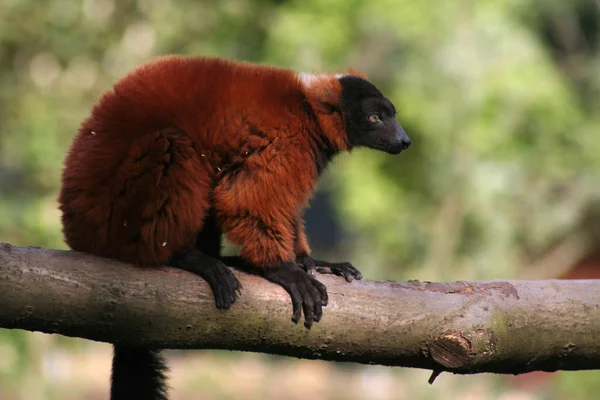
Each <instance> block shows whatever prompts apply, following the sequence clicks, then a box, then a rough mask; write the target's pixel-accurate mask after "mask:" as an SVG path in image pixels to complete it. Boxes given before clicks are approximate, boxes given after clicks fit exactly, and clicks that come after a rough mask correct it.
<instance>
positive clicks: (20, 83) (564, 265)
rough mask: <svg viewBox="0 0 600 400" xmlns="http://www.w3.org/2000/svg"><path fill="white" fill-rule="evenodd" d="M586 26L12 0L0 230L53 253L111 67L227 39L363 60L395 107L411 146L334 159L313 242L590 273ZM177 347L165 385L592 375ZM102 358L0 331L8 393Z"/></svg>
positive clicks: (3, 73)
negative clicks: (66, 170)
mask: <svg viewBox="0 0 600 400" xmlns="http://www.w3.org/2000/svg"><path fill="white" fill-rule="evenodd" d="M599 39H600V2H598V1H595V0H570V1H565V0H537V1H532V0H479V1H475V0H457V1H430V0H421V1H408V0H394V1H392V0H371V1H359V0H304V1H300V0H288V1H285V0H279V1H276V0H271V1H268V0H257V1H243V0H222V1H216V0H215V1H207V0H202V1H192V0H182V1H177V2H175V1H167V0H138V1H135V0H118V1H117V0H83V1H82V0H43V1H38V0H35V1H34V0H3V1H1V2H0V241H3V242H9V243H12V244H14V245H35V246H44V247H50V248H61V249H64V248H66V247H65V244H64V243H63V240H62V236H61V231H60V220H59V218H60V214H59V211H58V210H57V202H56V196H57V190H58V187H59V176H60V173H61V168H62V160H63V157H64V155H65V152H66V150H67V148H68V146H69V143H70V140H71V138H72V137H73V135H74V133H75V132H76V129H77V127H78V124H79V122H80V121H81V120H82V119H83V118H84V117H85V116H86V115H87V112H88V110H89V108H90V107H91V105H92V104H93V103H94V102H95V101H96V100H97V99H98V97H99V95H100V93H101V92H102V91H104V90H106V89H109V88H110V85H111V83H112V82H113V81H114V80H115V79H118V78H119V77H121V76H123V75H124V74H125V73H126V72H127V71H128V70H130V69H132V68H134V67H135V66H137V65H139V64H140V63H143V62H144V61H147V60H150V59H152V58H153V57H156V56H158V55H164V54H170V53H178V54H188V55H192V54H193V55H199V54H202V55H219V56H224V57H230V58H235V59H244V60H250V61H256V62H263V63H273V64H277V65H280V66H286V67H292V68H295V69H297V70H301V71H306V72H319V71H345V70H346V69H347V67H348V66H355V67H358V68H360V69H363V70H364V71H366V73H367V74H368V76H369V77H370V78H371V80H372V81H374V82H375V83H376V84H377V85H378V86H379V87H380V88H382V89H383V91H384V92H385V93H386V94H387V95H388V96H389V97H390V98H391V99H392V100H393V102H394V103H395V104H396V105H397V108H398V111H399V113H398V119H399V121H400V122H401V124H402V125H403V126H404V128H405V130H406V131H407V133H408V134H409V135H410V136H411V138H412V139H413V146H412V147H411V148H410V149H409V151H407V152H406V153H403V154H402V155H401V156H399V157H394V156H389V155H385V154H381V153H377V152H374V151H369V150H357V151H355V152H353V154H351V155H348V154H345V155H341V156H339V157H338V158H337V159H336V161H335V162H334V163H333V164H332V165H331V167H330V168H329V170H328V171H327V173H326V174H325V176H324V177H323V179H322V181H321V183H320V186H319V191H318V194H317V195H316V197H315V198H314V201H313V202H312V208H311V209H310V210H309V212H308V214H307V223H308V233H309V236H310V239H311V243H312V245H313V247H314V250H315V253H316V255H317V256H321V257H327V258H330V259H336V260H352V261H353V263H354V264H355V265H356V266H358V267H359V268H360V269H361V270H362V271H363V272H364V274H365V275H366V277H368V278H370V279H396V280H404V279H421V280H474V279H488V278H528V279H544V278H558V277H561V278H573V277H577V278H594V277H600V239H599V238H600V132H599V130H600V113H599V112H598V110H599V106H600V96H599V93H600V44H599ZM0 298H1V294H0ZM0 302H1V299H0ZM0 306H1V305H0ZM325 318H326V316H325ZM168 355H169V360H170V365H171V367H172V374H171V375H172V379H171V381H170V384H171V386H172V388H173V389H172V391H171V394H172V399H174V400H178V399H179V400H183V399H306V398H310V399H314V400H318V399H376V400H387V399H471V400H475V399H502V400H517V399H518V400H529V399H567V398H568V399H597V398H599V397H600V372H568V373H567V372H561V373H556V374H543V373H534V374H527V375H523V376H520V377H505V376H493V375H478V376H473V377H464V376H453V375H450V374H442V375H441V376H440V377H439V378H438V379H437V381H436V382H435V384H434V385H433V386H429V385H428V384H427V379H428V377H429V372H428V371H421V370H410V369H400V368H384V367H377V366H361V365H355V364H335V363H326V362H322V361H303V360H295V359H291V358H284V357H274V356H268V355H262V354H251V353H237V352H227V351H185V352H183V351H171V352H168ZM110 358H111V347H110V345H108V344H101V343H94V342H89V341H85V340H77V339H69V338H65V337H61V336H57V335H44V334H34V333H29V332H23V331H9V330H0V399H2V400H17V399H18V400H21V399H32V400H41V399H64V400H70V399H90V400H91V399H105V398H107V396H108V395H107V391H108V377H109V369H110Z"/></svg>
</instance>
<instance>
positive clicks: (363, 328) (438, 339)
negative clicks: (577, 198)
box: [0, 244, 600, 374]
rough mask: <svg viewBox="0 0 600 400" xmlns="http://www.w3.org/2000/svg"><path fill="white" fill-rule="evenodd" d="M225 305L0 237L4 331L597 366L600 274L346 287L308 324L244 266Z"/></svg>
mask: <svg viewBox="0 0 600 400" xmlns="http://www.w3.org/2000/svg"><path fill="white" fill-rule="evenodd" d="M238 277H239V278H240V280H241V282H242V284H243V286H244V290H243V293H242V296H241V298H240V299H238V301H237V303H236V304H234V306H233V307H232V308H231V309H230V310H227V311H219V310H217V309H215V307H214V301H213V298H212V293H211V291H210V289H209V287H208V285H207V284H206V283H205V282H204V281H203V280H202V279H201V278H199V277H197V276H195V275H193V274H191V273H188V272H184V271H179V270H177V269H173V268H166V267H165V268H156V269H141V268H135V267H132V266H130V265H128V264H123V263H119V262H115V261H110V260H104V259H101V258H97V257H92V256H88V255H85V254H80V253H75V252H66V251H54V250H43V249H37V248H20V247H14V246H10V245H8V244H0V327H3V328H10V329H26V330H30V331H42V332H47V333H59V334H62V335H66V336H77V337H82V338H86V339H91V340H97V341H104V342H111V343H122V344H128V345H139V346H149V347H155V348H195V349H230V350H244V351H256V352H264V353H272V354H281V355H287V356H296V357H303V358H313V359H324V360H336V361H353V362H359V363H368V364H383V365H396V366H404V367H417V368H427V369H432V370H435V371H442V370H447V371H453V372H456V373H476V372H498V373H510V374H516V373H523V372H527V371H534V370H543V371H555V370H559V369H565V370H580V369H599V368H600V281H556V280H553V281H506V282H505V281H486V282H472V283H469V282H454V283H424V282H416V281H410V282H392V281H369V280H364V281H358V282H356V281H355V282H352V283H347V282H345V281H344V280H343V279H341V278H338V277H334V276H325V275H322V276H320V277H319V279H321V280H322V281H323V282H324V283H325V284H326V285H327V288H328V291H329V298H330V304H329V306H328V307H326V308H325V312H324V316H323V320H322V321H321V322H320V323H318V324H315V325H314V326H313V329H312V330H311V331H307V330H306V329H305V328H304V327H303V326H302V324H298V325H294V324H293V323H292V322H291V321H290V317H291V304H290V300H289V297H288V295H287V293H286V292H285V291H284V290H283V289H282V288H280V287H278V286H276V285H274V284H271V283H269V282H266V281H265V280H263V279H262V278H259V277H256V276H251V275H248V274H245V273H238Z"/></svg>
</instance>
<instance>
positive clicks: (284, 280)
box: [262, 262, 328, 329]
mask: <svg viewBox="0 0 600 400" xmlns="http://www.w3.org/2000/svg"><path fill="white" fill-rule="evenodd" d="M262 273H263V275H264V277H265V278H266V279H267V280H269V281H271V282H273V283H277V284H278V285H281V286H282V287H283V288H284V289H285V290H286V292H288V293H289V295H290V297H291V298H292V305H293V315H292V321H293V322H294V323H298V321H300V317H301V316H302V315H301V314H302V311H304V326H305V327H306V328H307V329H310V328H311V327H312V324H313V321H314V322H319V321H320V320H321V317H322V316H323V307H325V306H326V305H327V302H328V296H327V288H326V287H325V285H323V284H322V283H321V282H319V281H318V280H316V279H315V278H313V277H312V276H310V275H308V274H307V273H306V272H305V271H304V270H303V269H302V268H301V267H300V266H298V265H297V264H296V263H291V262H287V263H282V264H281V265H280V266H279V267H277V268H267V269H264V270H263V271H262Z"/></svg>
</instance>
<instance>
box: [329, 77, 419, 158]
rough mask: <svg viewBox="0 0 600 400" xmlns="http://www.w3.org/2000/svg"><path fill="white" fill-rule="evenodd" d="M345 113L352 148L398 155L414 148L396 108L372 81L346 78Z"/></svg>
mask: <svg viewBox="0 0 600 400" xmlns="http://www.w3.org/2000/svg"><path fill="white" fill-rule="evenodd" d="M340 83H341V84H342V107H341V108H342V112H343V114H344V120H345V123H346V130H347V133H348V139H349V141H350V145H351V146H352V147H355V146H366V147H370V148H372V149H376V150H382V151H385V152H387V153H390V154H398V153H400V152H401V151H402V150H406V149H407V148H408V146H410V139H409V138H408V136H406V133H404V129H402V127H401V126H400V124H399V123H398V121H396V108H395V107H394V105H393V104H392V102H391V101H389V100H388V99H387V98H386V97H385V96H384V95H383V94H381V92H380V91H379V90H378V89H377V88H376V87H375V86H374V85H373V84H372V83H370V82H369V81H367V80H365V79H362V78H359V77H357V76H351V75H348V76H343V77H341V78H340Z"/></svg>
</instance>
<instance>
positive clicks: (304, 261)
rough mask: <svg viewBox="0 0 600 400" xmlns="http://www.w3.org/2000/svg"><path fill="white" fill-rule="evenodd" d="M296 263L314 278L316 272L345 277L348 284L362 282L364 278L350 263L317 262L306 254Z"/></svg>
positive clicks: (300, 256)
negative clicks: (356, 281) (355, 280)
mask: <svg viewBox="0 0 600 400" xmlns="http://www.w3.org/2000/svg"><path fill="white" fill-rule="evenodd" d="M296 262H297V263H298V265H300V266H301V267H302V268H303V269H304V270H305V271H306V272H307V273H308V274H310V275H312V276H315V273H316V272H318V273H320V274H334V275H337V276H343V277H344V278H345V279H346V281H348V282H352V281H353V280H354V279H357V280H360V279H362V278H363V276H362V274H361V273H360V271H359V270H357V269H356V268H355V267H354V266H353V265H352V264H350V263H349V262H335V263H334V262H328V261H323V260H315V259H314V258H312V257H310V256H309V255H306V254H302V255H299V256H298V257H297V259H296Z"/></svg>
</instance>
